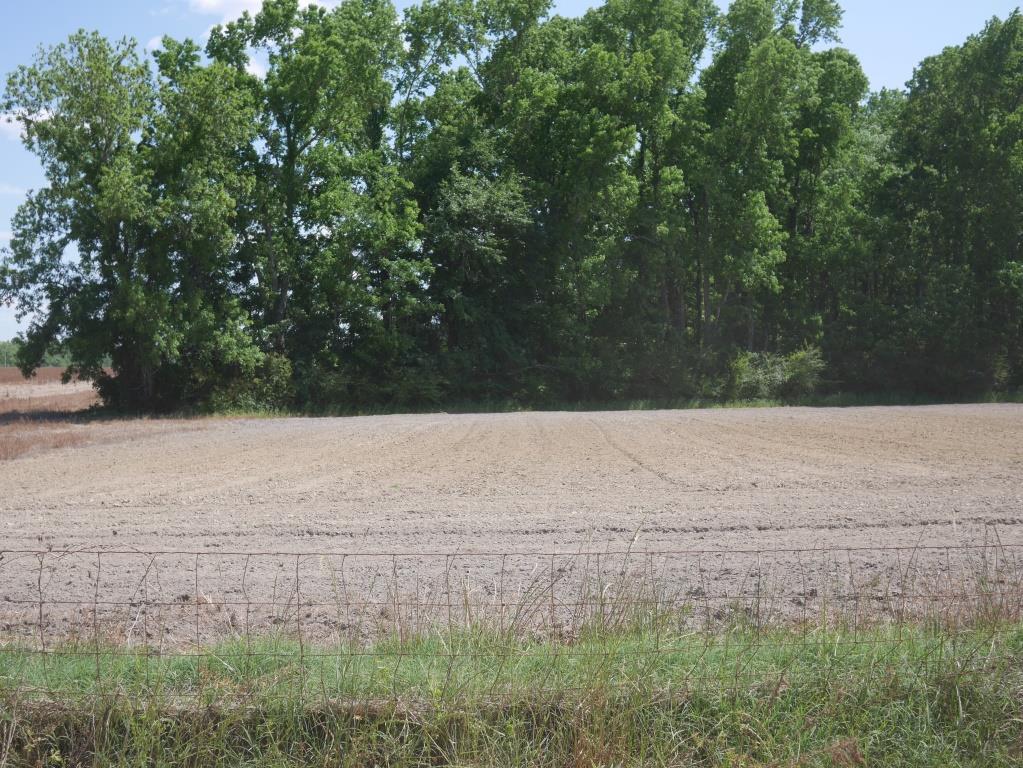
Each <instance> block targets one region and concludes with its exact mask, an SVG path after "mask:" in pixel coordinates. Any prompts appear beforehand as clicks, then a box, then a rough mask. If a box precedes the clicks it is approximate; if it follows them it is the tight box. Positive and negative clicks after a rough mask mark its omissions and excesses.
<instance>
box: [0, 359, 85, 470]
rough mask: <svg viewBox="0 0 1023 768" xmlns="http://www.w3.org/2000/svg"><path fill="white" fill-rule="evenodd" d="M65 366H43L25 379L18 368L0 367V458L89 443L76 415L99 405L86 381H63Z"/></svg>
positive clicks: (7, 458) (7, 459) (1, 459)
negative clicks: (62, 382) (66, 382)
mask: <svg viewBox="0 0 1023 768" xmlns="http://www.w3.org/2000/svg"><path fill="white" fill-rule="evenodd" d="M62 374H63V369H62V368H41V369H40V370H39V371H37V373H36V375H35V376H33V377H32V378H31V379H25V378H24V377H23V376H22V375H21V372H20V371H19V370H18V369H16V368H0V461H9V460H10V459H15V458H17V457H19V456H24V455H25V454H28V453H34V452H37V451H41V450H50V449H54V448H67V447H71V446H75V445H82V444H84V443H86V442H89V430H88V429H87V428H86V426H85V425H84V424H82V423H80V420H79V419H77V418H76V417H75V414H77V413H80V412H82V411H85V410H86V409H88V408H90V407H91V406H93V405H96V403H97V402H98V399H97V397H96V393H95V391H94V390H92V389H91V388H90V387H89V386H88V385H87V384H84V383H82V382H76V383H73V384H69V385H66V386H65V385H62V384H61V376H62Z"/></svg>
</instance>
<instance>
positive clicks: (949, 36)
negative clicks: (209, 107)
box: [0, 0, 1020, 339]
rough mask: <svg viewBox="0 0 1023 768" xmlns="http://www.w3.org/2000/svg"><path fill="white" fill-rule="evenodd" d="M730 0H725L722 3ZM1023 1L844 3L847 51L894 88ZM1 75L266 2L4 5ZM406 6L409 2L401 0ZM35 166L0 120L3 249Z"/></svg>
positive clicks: (576, 0) (34, 178)
mask: <svg viewBox="0 0 1023 768" xmlns="http://www.w3.org/2000/svg"><path fill="white" fill-rule="evenodd" d="M723 1H724V0H722V2H723ZM1019 2H1020V0H972V1H971V2H968V3H964V2H962V1H961V0H846V2H845V3H844V7H845V25H844V29H843V31H842V44H843V45H844V46H845V47H847V48H849V49H850V50H851V51H853V52H854V53H855V54H856V55H858V56H859V58H860V61H861V62H862V64H863V68H864V70H865V71H866V73H867V75H868V76H869V77H870V82H871V86H872V87H873V88H875V89H879V88H882V87H889V88H896V87H900V86H902V85H904V84H905V82H906V81H907V80H908V79H909V78H910V77H911V76H912V74H913V67H914V66H915V65H916V64H917V63H918V62H919V61H920V60H921V59H923V58H924V57H925V56H929V55H931V54H934V53H937V52H939V51H940V50H941V49H942V48H944V47H945V46H947V45H954V44H957V43H960V42H962V41H963V40H964V39H965V38H966V36H967V35H969V34H971V33H973V32H976V31H978V30H980V29H981V28H982V27H983V25H984V23H985V22H986V21H987V20H988V19H990V18H991V17H992V16H1000V17H1005V16H1007V15H1008V14H1009V13H1011V12H1012V10H1013V9H1014V8H1016V7H1017V5H1018V4H1019ZM0 3H2V4H3V6H4V8H3V9H2V10H0V74H3V75H4V76H6V74H7V73H8V72H10V71H11V70H12V69H14V68H15V67H16V66H18V65H19V64H23V63H27V62H29V61H31V59H32V56H33V54H34V52H35V50H36V49H37V48H38V46H40V45H50V44H53V43H57V42H60V41H61V40H63V39H64V38H66V37H67V36H68V35H69V34H70V33H72V32H74V31H75V30H77V29H81V28H85V29H98V30H99V31H100V32H102V33H103V34H105V35H107V36H108V37H122V36H130V37H134V38H135V39H136V40H138V41H139V42H140V43H141V44H142V45H146V44H147V43H148V42H149V41H152V40H155V39H159V37H160V36H162V35H164V34H168V35H171V36H172V37H192V38H195V39H202V38H203V37H204V35H205V33H206V31H207V30H208V29H209V28H210V27H211V26H212V25H213V24H216V23H217V22H220V21H223V20H225V19H227V18H231V17H234V16H237V15H238V14H239V13H241V11H243V10H245V9H249V10H252V9H254V8H255V7H256V6H258V5H259V4H260V0H42V1H41V2H21V1H19V0H0ZM398 4H399V6H402V7H403V6H404V5H405V4H406V0H398ZM592 4H593V3H591V2H588V1H587V0H555V8H556V10H557V12H558V13H562V14H564V15H577V14H580V13H582V12H583V11H585V10H586V8H588V7H590V6H591V5H592ZM42 181H43V179H42V175H41V174H40V172H39V168H38V165H37V163H36V161H35V159H34V158H33V157H32V156H31V155H30V154H29V153H28V152H26V151H25V150H24V149H23V148H22V146H21V144H20V142H19V141H18V136H17V131H16V129H15V128H14V127H13V126H10V125H7V124H6V123H4V122H2V121H0V247H2V246H4V245H6V241H7V238H8V237H9V230H10V220H11V216H12V215H13V214H14V211H15V209H16V208H17V206H18V203H19V202H20V200H21V198H22V197H23V196H24V190H27V189H31V188H34V187H38V186H40V185H41V184H42ZM17 332H18V325H17V323H16V322H15V317H14V312H13V310H12V309H10V308H6V307H2V306H0V339H6V338H11V337H12V336H14V335H15V334H16V333H17Z"/></svg>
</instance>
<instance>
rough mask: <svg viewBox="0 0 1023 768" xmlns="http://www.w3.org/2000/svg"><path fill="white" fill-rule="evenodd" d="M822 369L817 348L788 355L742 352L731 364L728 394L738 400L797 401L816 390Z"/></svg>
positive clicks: (821, 361)
mask: <svg viewBox="0 0 1023 768" xmlns="http://www.w3.org/2000/svg"><path fill="white" fill-rule="evenodd" d="M824 367H825V366H824V359H823V357H822V356H821V351H820V349H818V348H817V347H806V348H804V349H800V350H797V351H796V352H793V353H791V354H789V355H776V354H773V353H771V352H741V353H740V354H739V355H738V356H737V357H736V358H735V360H733V361H732V370H731V382H730V387H729V389H730V394H731V396H732V397H733V398H736V399H739V400H789V401H791V400H798V399H799V398H801V397H807V396H809V395H812V394H814V392H816V391H817V386H818V385H819V384H820V378H821V374H822V373H823V372H824Z"/></svg>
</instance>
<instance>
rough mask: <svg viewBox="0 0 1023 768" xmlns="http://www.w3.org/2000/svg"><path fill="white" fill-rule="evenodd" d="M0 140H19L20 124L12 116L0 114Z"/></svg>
mask: <svg viewBox="0 0 1023 768" xmlns="http://www.w3.org/2000/svg"><path fill="white" fill-rule="evenodd" d="M0 138H4V139H10V140H11V141H17V140H18V139H20V138H21V124H20V123H17V122H15V120H14V117H13V116H12V115H8V114H3V113H0Z"/></svg>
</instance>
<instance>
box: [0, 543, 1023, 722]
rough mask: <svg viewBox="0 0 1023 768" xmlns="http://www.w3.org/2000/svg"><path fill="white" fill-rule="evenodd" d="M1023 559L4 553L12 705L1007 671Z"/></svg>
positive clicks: (997, 550) (916, 550)
mask: <svg viewBox="0 0 1023 768" xmlns="http://www.w3.org/2000/svg"><path fill="white" fill-rule="evenodd" d="M1021 554H1023V545H1006V544H1003V543H994V544H979V545H975V546H935V547H912V548H902V547H892V548H886V547H877V548H865V547H850V548H846V549H777V550H755V549H750V550H732V551H720V550H676V551H634V550H631V549H623V550H611V549H605V550H586V549H581V550H578V551H566V552H557V551H551V552H517V551H509V552H389V553H380V552H244V551H224V550H223V549H215V548H210V549H204V550H198V551H173V550H167V551H135V550H132V549H128V548H124V549H112V548H84V549H76V550H61V551H55V550H48V549H47V550H6V551H0V696H2V697H3V699H4V700H7V701H12V700H35V701H55V702H64V703H66V702H70V701H76V702H86V703H87V702H90V701H98V700H105V701H109V699H110V697H111V696H114V697H117V696H123V697H129V698H132V699H136V700H138V699H145V698H147V697H154V698H159V699H160V700H161V701H162V702H165V703H167V702H170V703H180V704H181V705H188V704H194V703H196V702H201V703H213V702H216V703H245V702H247V701H249V702H251V701H253V700H258V701H259V702H261V703H263V704H265V703H267V702H271V701H274V700H281V701H289V702H296V701H297V702H302V703H311V702H317V701H322V702H337V701H347V702H362V703H366V704H368V703H375V702H392V703H393V702H399V701H409V700H410V699H417V698H418V699H432V700H435V701H436V700H443V699H445V698H450V697H454V696H473V697H477V698H479V697H486V698H488V699H494V700H496V701H501V700H507V699H519V698H523V697H535V696H568V695H586V693H587V692H588V691H592V690H593V687H594V685H595V684H596V682H597V681H599V683H600V685H601V686H602V687H603V688H605V689H606V688H608V687H610V688H615V689H618V690H627V689H629V688H630V687H643V688H644V690H648V691H649V690H656V691H659V692H661V694H663V695H665V696H673V695H681V694H684V693H685V692H686V691H692V690H694V689H719V690H730V691H733V692H735V691H744V692H760V693H762V694H764V695H778V692H779V691H781V690H788V689H790V688H791V687H793V686H797V685H799V682H800V676H801V675H810V674H818V673H819V669H820V665H817V666H816V667H812V668H811V667H810V665H808V664H807V661H808V660H813V659H820V658H821V657H823V656H826V657H827V658H829V659H831V660H832V661H834V660H838V661H840V662H845V664H844V666H843V664H831V665H830V667H829V668H834V669H838V670H841V669H845V670H855V672H856V674H863V673H864V670H866V671H867V672H868V673H871V674H873V673H877V674H882V673H883V671H884V670H886V669H890V668H891V667H892V666H893V665H895V664H896V663H900V664H902V665H903V666H905V665H906V660H907V658H908V659H910V668H912V669H914V670H916V671H918V672H919V673H920V674H931V675H935V674H937V675H958V676H969V675H980V674H999V673H1000V671H1001V670H1004V669H1007V668H1013V667H1016V666H1018V664H1019V662H1020V659H1021V658H1023V655H1021V654H1023V630H1021V623H1020V619H1021V612H1023V560H1021V558H1020V555H1021Z"/></svg>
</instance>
